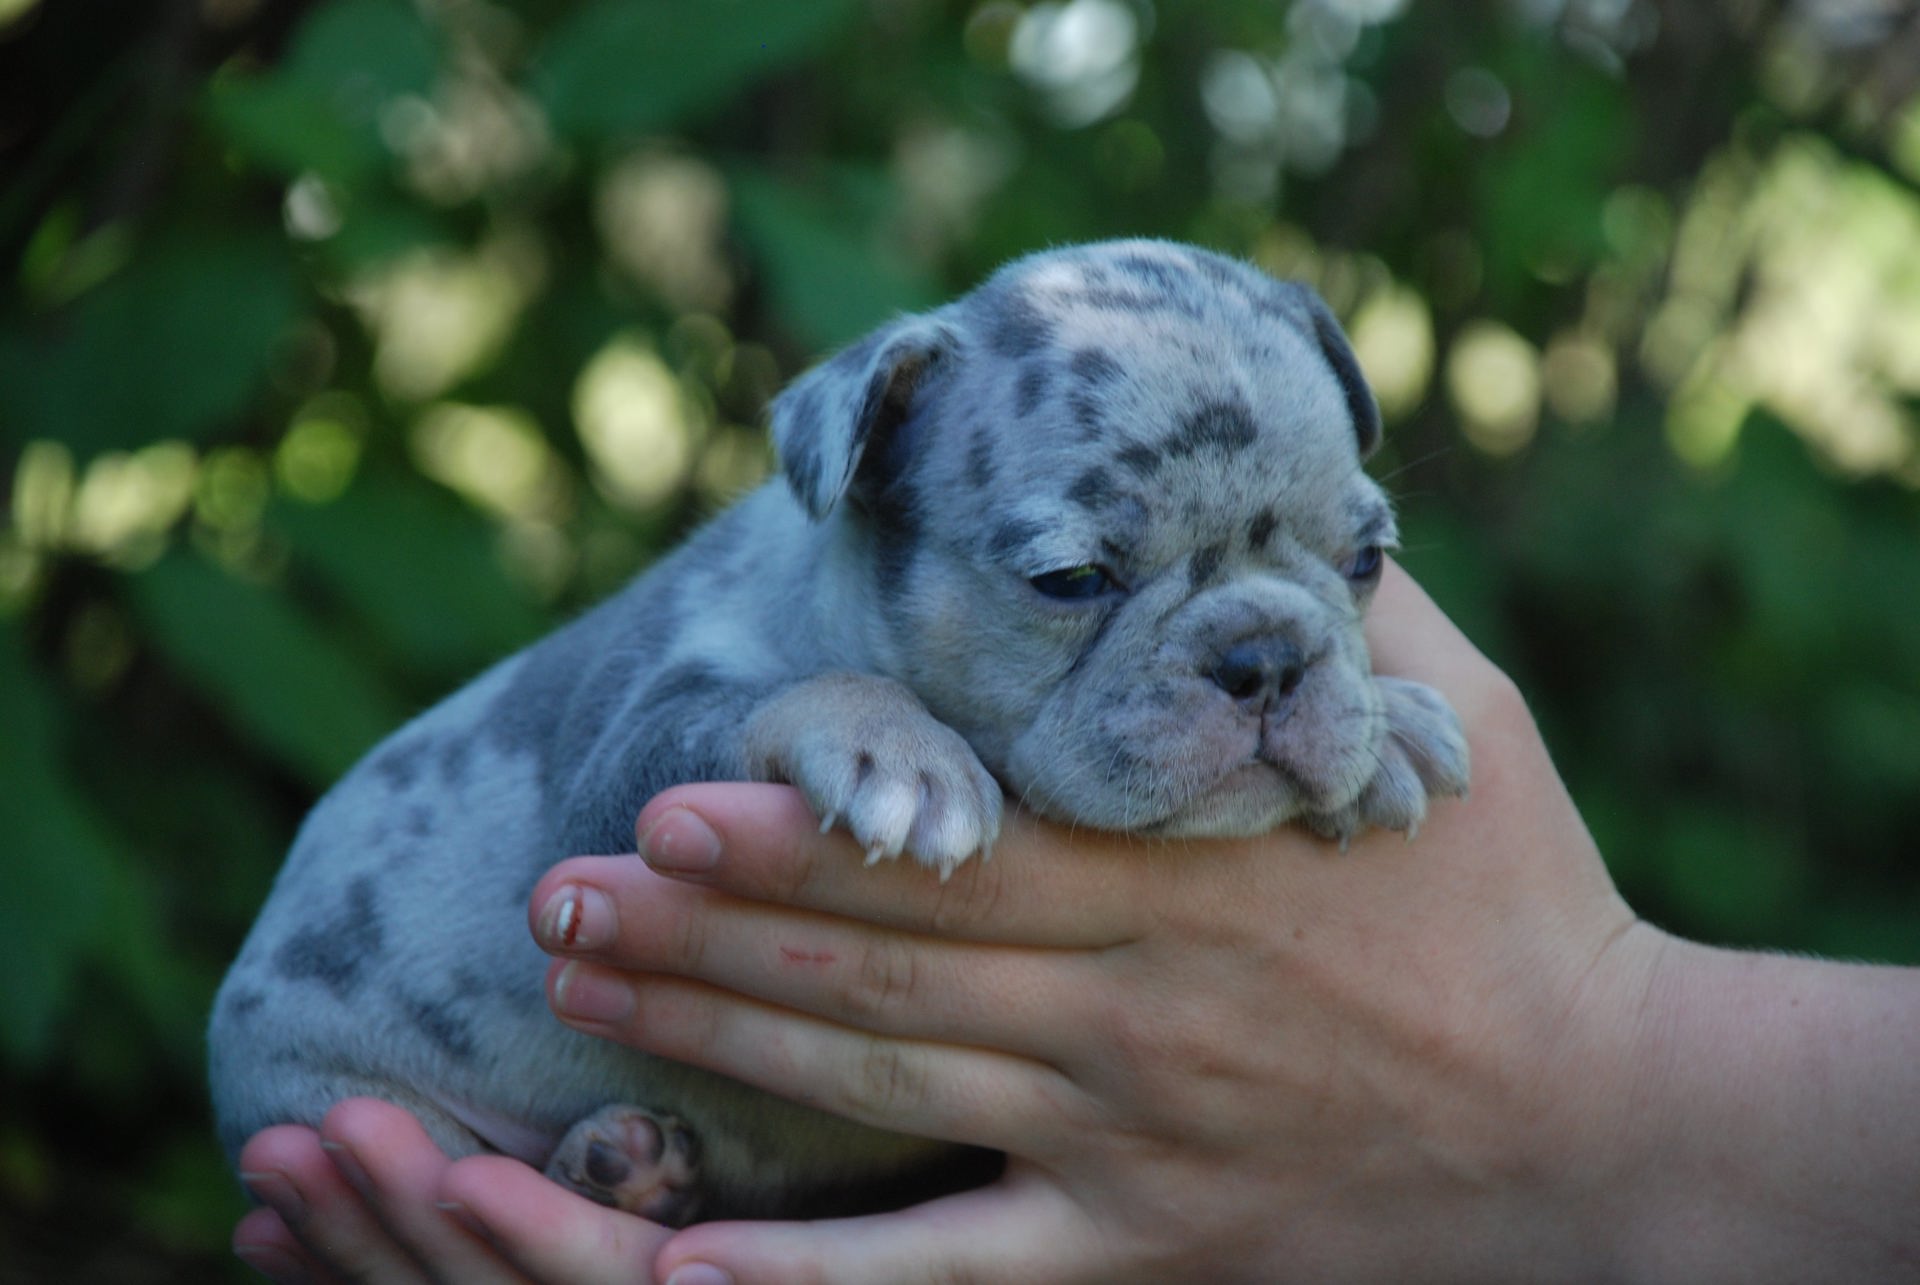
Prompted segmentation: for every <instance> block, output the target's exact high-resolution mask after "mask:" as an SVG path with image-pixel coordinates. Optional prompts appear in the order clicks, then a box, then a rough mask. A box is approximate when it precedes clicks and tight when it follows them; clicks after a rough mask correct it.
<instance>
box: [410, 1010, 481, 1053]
mask: <svg viewBox="0 0 1920 1285" xmlns="http://www.w3.org/2000/svg"><path fill="white" fill-rule="evenodd" d="M399 999H400V1006H401V1009H402V1010H403V1011H404V1012H405V1013H406V1015H407V1020H408V1021H410V1022H412V1023H413V1024H414V1026H415V1027H417V1028H418V1029H419V1031H420V1033H421V1034H422V1035H424V1036H426V1037H427V1039H428V1041H429V1042H430V1043H432V1045H433V1046H434V1047H435V1048H437V1049H439V1050H440V1051H441V1052H442V1053H445V1054H446V1055H447V1056H448V1057H450V1058H453V1059H454V1060H455V1061H459V1062H470V1061H472V1060H473V1053H474V1043H473V1024H472V1023H471V1022H469V1021H468V1020H467V1019H466V1018H465V1017H462V1016H461V1015H460V1014H459V1013H456V1012H454V1011H453V1006H452V1003H451V1002H450V1001H447V1000H429V999H421V998H420V997H419V996H417V995H402V996H400V997H399Z"/></svg>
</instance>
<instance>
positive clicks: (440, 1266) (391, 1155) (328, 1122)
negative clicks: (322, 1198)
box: [320, 1098, 557, 1285]
mask: <svg viewBox="0 0 1920 1285" xmlns="http://www.w3.org/2000/svg"><path fill="white" fill-rule="evenodd" d="M320 1145H321V1146H322V1147H323V1148H325V1149H326V1150H327V1151H328V1152H329V1154H330V1155H331V1156H332V1158H333V1163H334V1167H335V1168H337V1169H339V1170H340V1172H341V1173H342V1175H344V1176H345V1177H346V1179H347V1181H348V1182H349V1183H351V1184H352V1185H353V1187H354V1189H355V1190H356V1191H357V1192H358V1193H359V1194H360V1196H361V1198H362V1199H363V1200H364V1201H365V1202H366V1207H367V1209H368V1210H369V1211H370V1212H371V1213H372V1214H373V1216H374V1217H375V1218H376V1219H377V1220H378V1221H379V1224H380V1225H381V1226H382V1227H384V1228H385V1229H386V1231H387V1232H388V1234H389V1235H390V1236H391V1237H392V1238H393V1240H394V1241H395V1242H396V1243H397V1244H398V1245H399V1246H400V1247H401V1248H402V1249H403V1250H405V1251H406V1253H407V1254H408V1255H409V1256H410V1257H411V1258H412V1260H413V1261H414V1262H416V1263H418V1264H420V1265H421V1266H422V1267H423V1268H424V1274H425V1276H426V1277H427V1278H428V1279H431V1280H435V1281H448V1282H461V1283H462V1285H465V1283H466V1282H472V1283H473V1285H523V1283H524V1281H525V1280H526V1278H525V1277H524V1276H522V1275H521V1274H520V1273H519V1272H518V1271H516V1270H514V1269H513V1268H512V1267H511V1266H510V1265H509V1264H508V1263H507V1262H506V1261H505V1260H504V1259H502V1258H501V1257H500V1256H499V1255H498V1254H497V1253H495V1252H494V1250H493V1248H492V1247H491V1246H490V1245H488V1244H487V1243H486V1242H485V1241H484V1240H482V1239H481V1238H480V1237H478V1236H476V1235H475V1234H474V1233H473V1231H471V1230H470V1229H469V1228H467V1227H466V1226H464V1225H462V1223H461V1221H460V1219H459V1218H458V1216H457V1215H456V1214H455V1213H453V1212H452V1211H449V1210H446V1209H442V1208H441V1207H440V1203H439V1199H438V1195H437V1193H438V1191H439V1187H440V1181H441V1178H442V1176H443V1175H444V1174H445V1172H446V1170H447V1167H448V1165H449V1164H450V1163H451V1161H449V1160H448V1159H447V1156H446V1154H445V1153H444V1152H442V1151H441V1150H440V1148H439V1147H438V1146H436V1145H435V1144H434V1142H433V1140H432V1139H431V1138H429V1137H428V1136H427V1132H426V1130H425V1129H424V1128H422V1127H421V1125H420V1122H419V1120H417V1119H416V1118H415V1117H414V1116H413V1114H412V1113H411V1112H408V1111H406V1110H405V1109H403V1108H401V1107H398V1106H395V1105H394V1104H393V1103H391V1102H384V1101H381V1100H380V1099H378V1098H350V1099H348V1100H347V1101H345V1102H342V1103H340V1104H338V1105H337V1106H335V1107H334V1108H333V1109H332V1110H331V1111H329V1112H328V1113H327V1115H326V1118H325V1119H324V1120H322V1121H321V1122H320ZM528 1172H529V1173H531V1172H532V1171H531V1170H528ZM556 1190H557V1189H556Z"/></svg>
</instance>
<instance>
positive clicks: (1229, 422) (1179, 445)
mask: <svg viewBox="0 0 1920 1285" xmlns="http://www.w3.org/2000/svg"><path fill="white" fill-rule="evenodd" d="M1259 437H1260V430H1259V429H1258V428H1256V427H1255V426H1254V423H1253V415H1252V413H1251V412H1250V411H1249V410H1248V409H1247V407H1246V404H1245V403H1244V402H1240V401H1237V400H1236V401H1207V402H1202V403H1201V404H1200V406H1199V407H1198V408H1197V409H1195V410H1194V411H1193V413H1191V414H1190V415H1188V416H1187V417H1186V419H1184V420H1182V421H1181V423H1180V427H1179V428H1178V429H1176V430H1175V431H1174V432H1173V434H1172V435H1171V436H1169V437H1168V438H1167V442H1166V451H1167V454H1168V455H1171V456H1173V457H1174V458H1176V459H1179V458H1184V457H1186V456H1189V455H1195V454H1197V453H1199V452H1200V451H1202V450H1206V449H1209V448H1211V449H1214V450H1221V451H1229V452H1231V451H1240V450H1245V449H1246V448H1247V447H1249V446H1252V445H1253V444H1254V442H1255V441H1257V440H1259Z"/></svg>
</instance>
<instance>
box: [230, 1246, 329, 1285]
mask: <svg viewBox="0 0 1920 1285" xmlns="http://www.w3.org/2000/svg"><path fill="white" fill-rule="evenodd" d="M233 1256H234V1257H235V1258H238V1259H239V1260H240V1261H241V1262H243V1263H245V1264H246V1265H247V1266H248V1267H251V1268H253V1270H254V1271H256V1272H259V1273H260V1274H261V1275H262V1276H264V1277H266V1278H267V1279H268V1280H270V1281H278V1282H279V1283H280V1285H306V1282H307V1281H310V1280H312V1279H313V1277H312V1276H310V1275H308V1273H307V1269H306V1267H305V1265H304V1264H302V1263H301V1262H300V1260H299V1259H297V1258H295V1257H294V1256H293V1255H292V1254H289V1253H288V1252H287V1251H286V1250H284V1249H281V1248H280V1247H278V1246H277V1245H235V1246H234V1247H233Z"/></svg>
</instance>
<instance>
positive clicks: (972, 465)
mask: <svg viewBox="0 0 1920 1285" xmlns="http://www.w3.org/2000/svg"><path fill="white" fill-rule="evenodd" d="M996 471H997V470H996V466H995V463H994V449H993V438H992V436H991V435H990V434H989V433H988V432H987V428H986V425H984V424H975V425H974V426H973V440H972V441H970V442H968V443H967V485H968V486H971V487H972V488H973V489H974V490H976V491H984V490H987V489H988V488H990V487H991V486H992V485H993V478H994V474H995V472H996Z"/></svg>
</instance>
